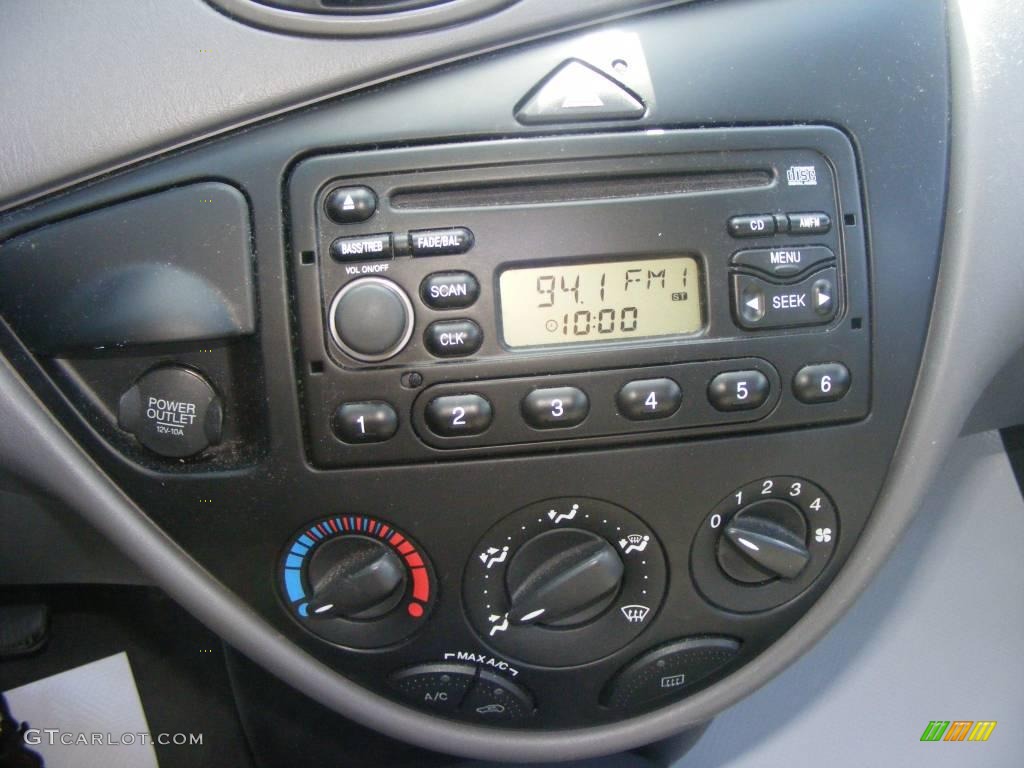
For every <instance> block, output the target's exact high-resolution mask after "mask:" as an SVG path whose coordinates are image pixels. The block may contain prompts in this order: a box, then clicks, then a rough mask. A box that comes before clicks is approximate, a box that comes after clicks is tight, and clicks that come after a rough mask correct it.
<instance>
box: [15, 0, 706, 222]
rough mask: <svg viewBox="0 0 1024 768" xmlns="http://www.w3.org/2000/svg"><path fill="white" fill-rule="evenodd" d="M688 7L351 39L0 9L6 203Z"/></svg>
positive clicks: (593, 6)
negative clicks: (455, 67) (435, 74)
mask: <svg viewBox="0 0 1024 768" xmlns="http://www.w3.org/2000/svg"><path fill="white" fill-rule="evenodd" d="M690 1H691V0H586V2H551V0H518V1H517V2H515V3H514V4H512V5H510V6H508V7H506V8H505V9H503V10H501V11H500V12H498V13H493V14H491V15H489V16H484V17H481V18H479V19H476V20H475V21H472V22H469V23H465V24H461V25H457V26H445V27H442V28H439V29H431V30H424V31H421V32H418V33H416V34H414V35H409V34H405V35H393V36H387V37H384V36H375V37H358V38H353V37H347V38H344V39H330V38H326V37H311V36H298V35H288V34H274V33H271V32H268V31H266V30H263V29H256V28H254V27H252V26H249V25H248V24H244V23H239V22H238V21H236V20H235V19H233V18H231V17H229V16H228V15H227V14H225V13H223V12H222V11H220V10H217V9H215V8H214V7H213V6H212V5H209V4H208V3H206V2H205V1H204V0H176V2H168V0H104V1H103V2H102V3H35V2H20V3H19V2H13V3H0V30H3V31H4V33H5V34H3V45H0V71H2V72H3V73H4V88H3V92H2V94H0V136H3V137H4V148H3V151H2V152H0V210H4V209H6V208H9V207H14V206H17V205H20V204H22V203H25V202H28V201H29V200H32V199H34V198H37V197H40V196H42V195H45V194H47V193H49V192H52V191H54V190H56V189H59V188H61V187H63V186H66V185H68V184H71V183H78V182H82V181H85V180H87V179H91V178H95V177H97V176H99V175H101V174H104V173H108V172H110V171H113V170H116V169H117V168H120V167H124V166H126V165H128V164H130V163H134V162H137V161H140V160H144V159H146V158H151V157H154V156H156V155H159V154H161V153H164V152H169V151H171V150H174V149H178V148H180V147H183V146H186V145H188V144H192V143H194V142H196V141H198V140H200V139H203V138H208V137H210V136H215V135H218V134H222V133H225V132H227V131H230V130H233V129H236V128H240V127H242V126H245V125H249V124H252V123H254V122H256V121H258V120H263V119H267V118H271V117H274V116H276V115H279V114H281V113H282V112H286V111H289V110H293V109H297V108H299V107H303V106H307V105H309V104H313V103H315V102H319V101H323V100H325V99H328V98H331V97H333V96H337V95H339V94H343V93H348V92H352V91H355V90H357V89H360V88H370V87H372V86H374V85H378V84H380V83H381V82H384V81H385V80H389V79H393V78H397V77H399V76H403V75H408V74H411V73H414V72H420V71H423V70H425V69H428V68H430V67H433V66H437V65H441V64H446V63H450V62H454V61H457V60H460V59H465V58H468V57H469V56H475V55H479V54H484V53H488V52H491V51H494V50H498V49H500V48H503V47H506V46H508V45H511V44H514V43H521V42H525V41H529V40H536V39H539V38H542V37H547V36H550V35H553V34H556V33H559V32H565V31H569V30H572V29H578V28H580V27H582V26H585V25H587V24H591V23H593V22H595V21H598V20H607V19H614V18H622V17H624V16H628V15H631V14H634V13H637V12H640V11H643V10H650V9H652V8H661V7H666V6H671V5H679V4H681V3H684V2H690ZM238 4H239V5H241V3H238ZM268 10H270V11H273V10H274V9H268ZM112 40H116V41H117V42H116V45H111V44H110V41H112ZM58 52H59V53H58ZM531 85H532V83H531ZM395 118H396V119H399V120H401V119H402V115H396V116H395Z"/></svg>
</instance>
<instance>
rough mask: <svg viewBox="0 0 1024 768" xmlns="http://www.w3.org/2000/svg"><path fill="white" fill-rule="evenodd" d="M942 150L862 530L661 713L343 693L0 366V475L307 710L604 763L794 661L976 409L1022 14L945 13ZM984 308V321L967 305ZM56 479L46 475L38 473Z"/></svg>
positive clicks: (1020, 147) (1019, 80)
mask: <svg viewBox="0 0 1024 768" xmlns="http://www.w3.org/2000/svg"><path fill="white" fill-rule="evenodd" d="M950 14H951V16H950V36H951V44H952V54H953V77H954V91H953V99H954V126H953V127H954V143H953V153H952V187H951V192H950V195H951V196H950V200H949V210H950V211H956V215H955V216H952V217H950V219H949V222H948V229H947V232H946V239H945V243H944V248H943V259H942V267H941V275H940V279H939V284H938V286H937V293H936V304H935V312H934V317H933V322H932V326H931V331H930V336H929V340H928V344H927V348H926V354H925V359H924V363H923V367H922V371H921V378H920V383H919V386H918V388H917V391H916V393H915V398H914V401H913V404H912V407H911V411H910V415H909V417H908V421H907V424H906V426H905V430H904V433H903V436H902V440H901V444H900V449H899V451H898V454H897V457H896V459H895V461H894V463H893V465H892V470H891V473H890V476H889V478H888V479H887V482H886V485H885V488H884V490H883V493H882V495H881V497H880V499H879V503H878V506H877V507H876V510H875V513H874V515H873V517H872V520H871V522H870V524H869V526H868V528H867V530H866V531H865V533H864V535H863V536H862V539H861V541H860V543H859V544H858V546H857V548H856V550H855V551H854V553H853V555H852V557H851V558H850V560H849V561H848V563H847V565H846V567H845V568H844V569H843V571H842V572H841V574H840V575H839V577H838V578H837V579H836V581H835V582H834V583H833V584H832V585H831V586H830V588H829V589H828V591H827V592H826V593H825V595H824V596H823V598H822V599H821V600H819V601H818V603H817V604H816V605H815V606H814V607H813V608H812V609H811V611H810V612H809V613H808V614H807V615H806V616H805V617H804V618H803V619H802V620H801V621H800V622H798V623H797V624H796V625H795V626H794V628H793V629H792V630H791V631H790V632H789V633H787V635H786V636H785V637H783V638H782V639H781V640H780V641H779V642H778V643H776V644H775V645H774V646H773V647H771V648H770V649H768V650H767V651H765V652H764V653H763V654H762V655H761V656H760V657H759V658H758V659H757V660H755V661H754V662H752V663H751V664H749V665H747V666H746V667H744V668H742V669H740V670H739V671H737V672H736V673H735V674H733V675H732V676H730V677H729V678H727V679H726V680H723V681H722V682H720V683H718V684H716V685H714V686H711V687H710V688H708V689H707V690H705V691H702V692H700V693H698V694H696V695H694V696H692V697H691V698H689V699H687V700H685V701H683V702H680V703H678V704H676V705H673V706H671V707H667V708H665V709H663V710H661V711H658V712H655V713H652V714H649V715H646V716H642V717H637V718H634V719H631V720H627V721H625V722H622V723H617V724H614V725H609V726H605V727H600V728H593V729H586V730H576V731H565V732H560V733H555V734H532V733H531V734H522V733H515V732H507V733H506V732H496V731H494V730H489V729H485V728H478V727H472V726H466V725H462V724H454V723H445V722H442V721H438V720H435V719H433V718H431V717H428V716H426V715H422V714H418V713H416V712H412V711H410V710H407V709H402V708H399V707H396V706H394V705H393V704H390V703H389V702H387V701H385V700H384V699H382V698H380V697H378V696H376V695H374V694H372V693H369V692H367V691H366V690H364V689H362V688H360V687H358V686H356V685H354V684H352V683H350V682H348V681H346V680H344V679H341V678H340V677H339V676H337V675H336V674H334V673H333V672H332V671H331V670H330V669H328V668H327V667H325V666H324V665H322V664H320V663H318V662H316V661H315V660H313V659H312V658H311V657H310V656H309V655H307V654H305V653H304V652H302V651H300V650H298V649H297V648H296V647H295V646H294V645H292V644H291V643H290V642H289V641H288V640H287V639H285V638H284V637H283V636H282V635H280V634H279V633H277V632H275V631H274V630H273V629H272V628H271V627H270V626H269V625H267V624H266V623H265V622H263V621H262V620H261V619H259V618H258V616H257V615H256V614H255V613H254V612H253V611H251V610H250V609H248V608H247V607H246V606H245V605H244V604H242V603H241V602H240V601H239V600H238V599H237V598H236V597H234V596H233V595H232V594H231V593H230V592H228V590H226V589H225V588H224V587H223V586H222V585H220V584H219V583H217V582H216V581H214V580H213V579H212V578H211V577H210V575H209V574H208V573H207V572H205V571H204V570H203V569H201V568H200V567H199V566H198V565H197V564H196V563H195V562H194V561H193V560H191V559H190V558H189V557H188V555H187V554H186V553H185V552H184V551H182V550H181V549H180V548H179V547H177V546H176V545H175V544H174V543H173V542H172V541H171V540H170V539H169V538H168V537H167V536H166V535H165V534H164V533H163V532H162V531H160V530H159V529H158V528H157V527H156V526H155V525H154V524H153V523H152V522H150V521H149V520H148V519H147V518H146V517H145V516H144V515H143V513H142V512H141V510H139V509H138V507H136V506H135V505H134V504H133V503H132V501H131V500H130V499H128V498H127V497H126V496H125V495H124V494H123V493H122V492H121V491H120V490H118V489H117V488H116V487H115V486H114V484H113V483H112V481H111V480H110V479H109V478H107V477H106V476H105V475H104V474H103V473H102V472H101V471H100V470H99V469H98V467H96V465H95V464H94V463H93V462H92V461H91V460H90V459H89V458H88V457H87V456H86V455H85V454H84V452H83V451H82V450H81V449H80V448H79V447H78V446H77V445H75V444H74V443H73V442H72V441H71V440H70V438H69V436H68V435H67V433H65V432H64V431H63V430H62V429H61V428H60V427H59V426H58V425H57V424H56V423H55V422H54V420H53V419H52V417H50V416H49V414H48V413H46V411H45V409H44V408H43V406H42V404H41V403H40V402H39V401H38V400H37V399H36V398H35V397H34V396H33V395H32V394H31V393H30V392H29V390H28V389H27V387H26V386H25V384H24V383H23V382H22V381H21V380H20V379H19V378H17V376H16V374H15V373H14V371H13V369H12V368H11V367H10V366H9V365H8V364H7V363H6V361H4V362H3V363H2V364H0V423H2V424H4V425H5V429H4V430H2V431H0V456H2V457H3V462H4V464H5V465H7V466H8V468H9V469H10V470H12V471H14V472H16V473H18V474H19V475H21V476H22V477H25V478H26V479H30V480H31V481H33V482H34V483H36V484H37V485H38V486H39V487H41V488H47V489H48V490H49V491H50V492H51V493H52V494H53V495H55V496H57V497H58V498H60V499H61V500H63V501H65V502H66V503H69V504H74V506H75V507H76V508H77V509H79V510H80V511H81V512H82V514H83V515H84V516H85V517H86V518H87V519H89V520H90V521H91V522H92V523H93V524H94V525H95V526H96V527H97V528H98V529H99V530H100V531H101V532H102V533H104V534H105V535H107V536H109V537H110V538H111V539H112V540H113V541H114V542H115V543H116V544H117V545H118V546H119V547H120V548H122V549H123V550H124V551H125V552H130V553H131V556H132V557H133V558H134V559H135V560H136V561H137V562H139V563H140V565H143V566H144V567H145V568H146V570H147V571H148V572H149V573H151V574H152V575H153V577H154V579H155V580H156V581H157V582H158V583H160V584H161V585H162V586H164V588H165V589H167V591H168V592H169V593H170V594H171V595H172V596H173V597H174V598H175V599H177V600H178V601H179V602H181V603H182V604H183V605H184V606H185V607H186V608H188V609H189V610H190V611H191V612H193V613H194V614H195V615H196V616H197V617H199V618H200V619H201V620H202V621H204V622H205V623H207V624H208V625H209V626H211V627H212V628H214V629H215V630H216V631H217V632H218V633H220V634H221V635H222V636H223V637H224V638H225V639H226V640H227V641H228V642H229V643H231V644H232V645H234V646H235V647H236V648H238V649H239V650H240V651H242V652H243V653H245V654H246V655H248V656H250V657H251V658H252V659H254V660H255V661H257V662H258V663H260V664H262V665H264V666H265V667H267V668H268V669H269V670H270V671H272V672H273V673H275V674H277V675H278V676H280V677H282V678H284V679H286V680H288V681H289V682H290V683H291V684H293V685H294V686H296V687H298V688H301V689H302V690H304V691H305V692H306V693H307V694H309V695H311V696H313V697H314V698H316V699H317V700H319V701H320V702H322V703H323V704H325V705H327V706H329V707H332V708H334V709H337V710H338V711H341V712H344V713H345V714H347V715H348V716H350V717H352V718H353V719H356V720H358V721H360V722H362V723H365V724H368V725H371V726H374V725H378V726H379V724H380V723H382V722H387V723H388V729H387V730H388V732H389V733H390V734H391V735H393V736H396V737H398V738H403V739H406V740H409V741H412V742H414V743H418V744H420V745H423V746H426V747H428V748H432V749H436V750H440V751H444V752H455V753H461V754H464V755H473V756H487V757H489V758H491V759H506V760H519V761H540V760H552V759H570V758H579V757H584V756H589V755H598V754H607V753H611V752H615V751H620V750H623V749H627V748H630V747H634V746H637V745H641V744H646V743H649V742H652V741H655V740H657V739H659V738H662V737H664V736H667V735H669V734H672V733H675V732H677V731H680V730H682V729H685V728H687V727H690V726H692V725H695V724H697V723H700V722H702V721H705V720H707V718H709V717H711V716H713V715H714V714H716V713H717V712H720V711H721V710H723V709H724V708H726V707H728V706H730V705H731V704H733V703H735V702H737V701H739V700H740V699H741V698H743V697H744V696H746V695H748V694H749V693H750V692H751V691H753V690H754V689H756V688H758V687H759V686H761V685H763V684H764V683H765V682H767V681H768V680H769V679H770V678H771V677H773V676H774V675H776V674H778V673H779V672H781V671H782V670H783V669H784V668H785V667H786V666H788V665H789V664H791V663H792V662H793V661H794V660H795V659H796V658H798V657H799V656H800V654H802V653H803V652H804V651H806V650H807V649H808V648H809V647H810V646H811V645H812V644H813V643H814V642H815V641H816V640H817V639H818V638H819V637H820V636H821V635H822V634H823V633H824V632H825V631H826V630H827V629H828V628H829V627H830V626H831V625H832V624H834V623H835V621H836V620H837V619H838V618H839V617H840V616H841V615H842V614H843V613H844V612H845V611H846V610H847V609H848V608H849V607H850V605H851V604H852V603H853V602H854V601H855V600H856V598H857V597H858V595H859V594H860V593H861V592H862V591H863V589H864V588H865V586H866V585H867V584H868V582H869V581H870V580H871V578H872V577H873V576H874V574H875V573H876V572H877V569H878V567H879V564H880V563H881V562H882V561H883V560H884V558H885V557H886V556H887V555H888V554H889V553H890V552H891V550H892V548H893V546H894V545H895V543H896V541H897V540H898V538H899V536H900V534H901V533H902V532H903V530H904V528H906V526H907V524H908V523H909V522H910V520H911V518H912V516H913V514H914V512H915V511H916V509H917V508H918V506H919V505H920V504H921V502H922V500H923V498H924V495H925V492H926V491H927V489H928V488H929V486H930V485H931V483H932V482H933V480H934V479H935V477H936V473H937V472H938V471H939V468H940V467H941V465H942V462H943V459H944V457H945V456H946V454H947V453H948V451H949V449H950V447H951V445H952V444H953V442H954V441H955V439H956V437H957V435H958V433H959V432H960V431H961V428H962V427H963V424H964V421H965V419H966V417H967V415H968V414H969V413H970V411H971V409H972V406H973V404H974V403H975V401H976V399H977V398H978V397H979V396H980V395H981V394H982V393H983V392H984V391H985V389H986V386H987V384H988V383H989V382H990V381H991V380H992V379H993V377H994V376H996V375H997V374H998V372H999V371H1000V370H1001V369H1002V367H1003V365H1004V363H1005V362H1006V361H1007V360H1009V359H1010V358H1011V357H1012V356H1013V355H1014V354H1015V353H1016V350H1017V348H1018V347H1019V346H1020V340H1021V338H1022V337H1024V312H1021V311H1020V307H1019V304H1018V303H1017V302H1018V299H1019V291H1020V286H1021V285H1024V261H1022V260H1021V259H1019V257H1018V253H1017V246H1018V244H1017V241H1016V232H1015V230H1014V229H1013V228H1012V227H1006V226H994V223H996V224H998V222H1006V221H1014V220H1015V219H1016V217H1017V213H1018V200H1019V188H1018V186H1019V176H1020V174H1019V171H1018V170H1017V169H1018V168H1019V166H1020V165H1021V159H1022V158H1024V135H1022V134H1021V133H1020V132H1019V131H1018V129H1017V127H1018V126H1019V125H1020V124H1021V123H1022V121H1024V101H1022V100H1021V99H1020V98H1019V94H1020V93H1021V92H1022V91H1024V70H1021V69H1020V68H1019V67H1016V66H1015V65H1012V66H1011V64H1009V63H1008V62H1016V61H1017V59H1018V58H1019V56H1020V45H1021V43H1020V41H1021V40H1024V12H1022V9H1020V8H1018V7H1017V6H1016V4H1015V3H1014V2H1013V0H991V1H990V2H977V0H970V1H968V0H959V2H955V3H953V4H952V6H951V8H950ZM981 299H984V311H981V310H980V308H979V301H980V300H981ZM55 467H59V468H60V469H61V471H59V472H57V471H54V468H55Z"/></svg>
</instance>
